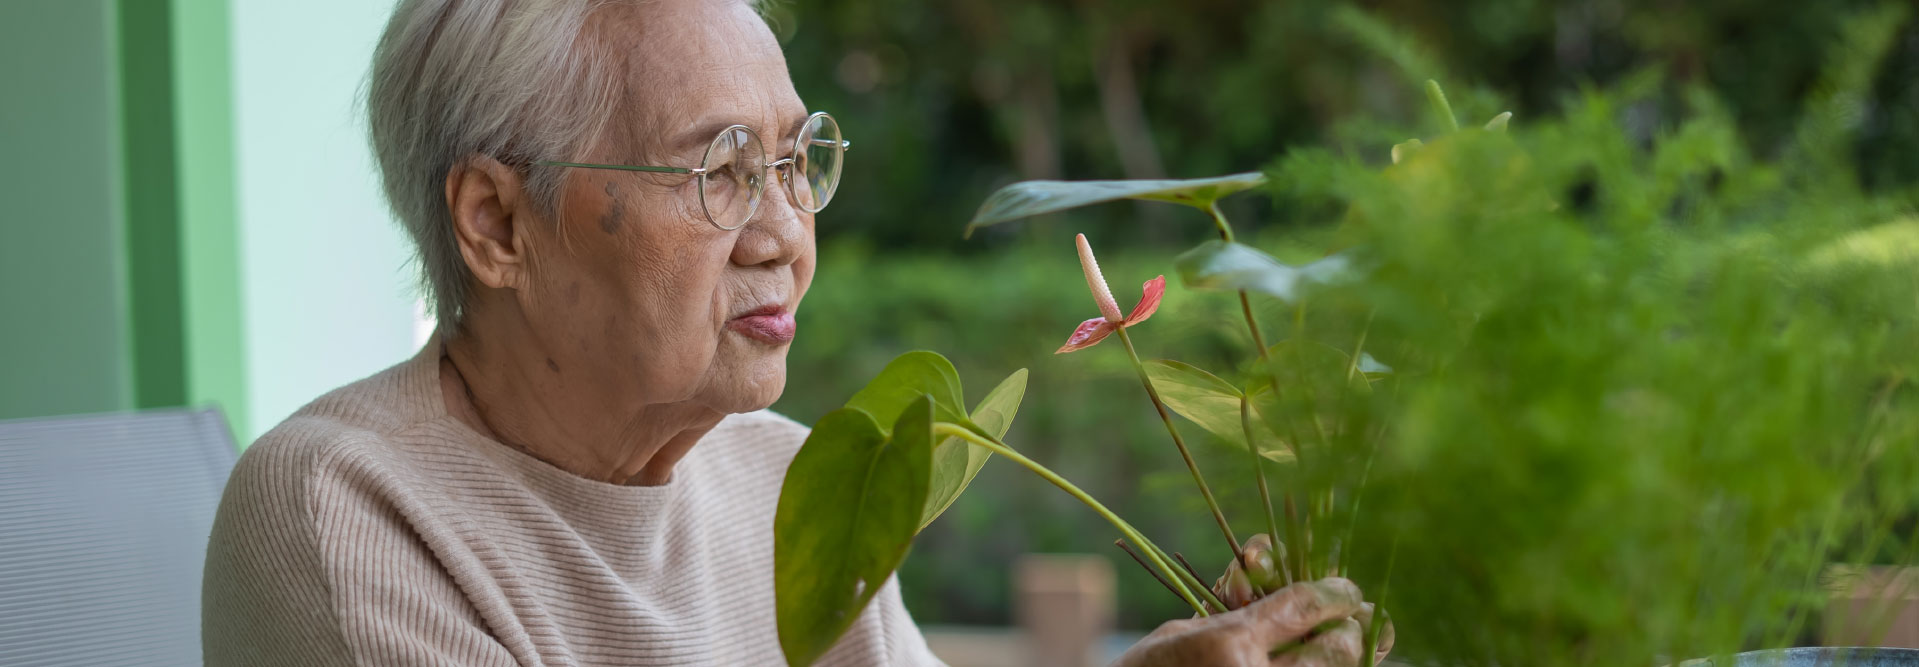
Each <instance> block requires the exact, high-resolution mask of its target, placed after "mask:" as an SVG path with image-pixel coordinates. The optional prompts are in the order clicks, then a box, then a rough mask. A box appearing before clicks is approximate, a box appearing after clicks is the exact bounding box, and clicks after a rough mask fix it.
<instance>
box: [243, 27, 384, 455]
mask: <svg viewBox="0 0 1919 667" xmlns="http://www.w3.org/2000/svg"><path fill="white" fill-rule="evenodd" d="M231 1H232V11H231V20H232V33H231V34H232V41H231V48H232V62H233V109H234V120H235V122H236V124H235V134H234V137H235V144H234V145H235V148H236V152H235V155H236V160H237V162H236V168H237V174H238V180H237V187H238V200H237V201H238V206H239V208H238V212H239V218H238V219H239V239H240V257H241V262H240V277H241V278H240V285H241V295H242V303H243V306H242V308H241V312H242V313H243V314H244V316H243V317H244V335H245V345H244V347H245V350H244V353H245V357H246V361H245V364H244V366H245V370H246V383H247V397H248V402H249V404H250V406H251V416H250V419H249V420H248V421H247V422H245V423H244V424H236V428H235V430H236V432H238V433H239V435H240V436H241V438H242V441H246V440H249V439H251V438H252V437H255V436H257V435H259V434H260V433H262V432H264V431H265V430H266V429H268V428H271V427H272V426H273V425H274V424H275V423H277V422H279V421H280V420H281V419H284V418H285V417H286V416H287V415H288V414H291V413H292V412H293V411H294V410H295V409H297V408H299V407H300V406H301V405H304V404H305V403H306V402H308V401H311V400H313V399H314V398H317V397H318V396H319V395H320V394H322V393H325V392H326V391H328V390H330V389H333V388H334V387H337V386H340V385H342V384H346V383H348V382H351V381H353V380H356V379H359V378H361V377H365V376H367V375H370V374H372V373H375V372H378V371H379V370H381V369H383V368H386V367H388V366H391V365H393V364H395V363H398V362H400V361H402V360H404V359H406V358H407V357H408V356H410V355H411V354H412V352H413V350H414V346H415V341H414V312H415V309H414V305H415V301H416V299H415V297H414V294H413V290H412V276H413V273H412V267H411V266H410V265H408V263H407V262H408V258H409V257H410V251H409V249H408V245H407V242H406V241H405V238H404V237H403V236H402V235H401V232H400V231H399V229H398V228H397V227H396V226H394V224H393V222H392V221H391V217H390V215H389V213H388V211H387V209H386V206H385V203H384V200H383V199H382V198H381V195H380V189H379V180H378V177H377V172H376V170H375V169H374V166H373V161H372V158H371V156H370V152H369V150H368V148H367V140H366V126H365V123H364V121H363V120H362V114H361V106H360V96H361V94H362V90H363V88H362V83H363V81H364V80H365V76H366V69H367V65H368V62H369V61H370V60H371V58H372V54H373V46H374V43H375V41H377V40H378V38H379V34H380V29H381V28H382V27H383V26H384V25H385V22H386V17H387V14H388V13H389V12H391V11H392V7H393V1H392V0H335V1H332V2H324V3H321V2H286V1H284V0H231Z"/></svg>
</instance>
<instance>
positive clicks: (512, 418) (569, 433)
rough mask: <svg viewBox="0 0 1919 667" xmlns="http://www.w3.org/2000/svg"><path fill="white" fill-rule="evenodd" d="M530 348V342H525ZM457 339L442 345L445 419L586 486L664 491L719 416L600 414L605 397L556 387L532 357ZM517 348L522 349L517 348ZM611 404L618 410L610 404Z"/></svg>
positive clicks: (669, 410) (649, 410)
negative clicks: (582, 480) (576, 478)
mask: <svg viewBox="0 0 1919 667" xmlns="http://www.w3.org/2000/svg"><path fill="white" fill-rule="evenodd" d="M529 344H531V343H529ZM503 347H506V346H502V345H489V344H488V341H487V340H485V339H479V338H475V337H473V336H469V335H461V336H458V337H455V338H453V339H452V340H449V341H447V342H446V343H445V345H444V347H443V348H442V356H441V358H440V391H441V395H442V398H443V399H444V400H445V402H446V409H447V413H448V414H450V415H452V416H453V417H454V418H455V419H459V420H460V421H461V422H463V423H465V424H466V425H467V426H468V427H470V428H472V429H473V430H474V431H477V432H479V433H480V434H482V435H485V436H487V437H489V438H492V439H494V440H497V441H499V442H501V443H503V444H506V445H508V446H511V447H513V448H515V449H519V450H520V451H523V452H525V453H527V454H528V455H529V456H532V457H534V458H537V459H539V460H541V461H544V462H546V463H547V464H548V465H552V466H553V467H556V468H559V469H561V470H565V471H566V472H569V473H572V474H574V475H577V476H580V477H584V478H587V479H591V480H596V481H602V482H608V483H612V484H625V485H629V486H655V485H660V484H665V483H667V482H668V481H670V480H671V479H672V477H673V466H674V465H675V464H677V463H679V461H680V459H681V458H684V457H685V456H686V453H687V451H688V450H691V449H692V448H693V445H694V444H696V443H698V442H699V439H700V438H701V437H702V436H704V435H706V433H707V431H710V430H712V429H713V427H714V426H715V425H717V424H718V423H719V421H720V419H721V418H722V417H724V415H722V414H720V413H718V412H715V411H713V410H710V409H707V408H704V407H701V406H696V405H691V404H684V403H675V404H658V405H644V404H641V405H634V406H633V407H631V408H626V409H616V410H606V409H602V408H599V407H596V406H603V405H606V404H607V403H608V402H607V400H606V399H607V398H608V397H606V396H574V395H571V394H572V393H577V391H574V392H569V391H568V390H567V388H566V387H562V386H555V383H554V382H553V381H552V380H551V379H550V377H551V375H550V374H549V373H542V372H539V371H544V370H546V369H545V368H544V363H545V362H543V361H535V360H536V359H545V358H546V357H544V356H543V355H542V354H541V353H540V351H538V350H526V349H521V350H520V351H521V352H526V354H514V353H513V351H512V350H511V349H502V348H503ZM519 347H522V348H523V347H524V346H519ZM615 404H616V405H617V403H615Z"/></svg>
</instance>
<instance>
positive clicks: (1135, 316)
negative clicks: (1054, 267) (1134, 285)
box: [1053, 234, 1166, 354]
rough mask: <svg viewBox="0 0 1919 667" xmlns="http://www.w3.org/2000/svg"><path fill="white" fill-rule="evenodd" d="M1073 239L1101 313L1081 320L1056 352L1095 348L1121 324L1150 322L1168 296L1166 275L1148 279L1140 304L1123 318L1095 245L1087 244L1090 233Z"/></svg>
mask: <svg viewBox="0 0 1919 667" xmlns="http://www.w3.org/2000/svg"><path fill="white" fill-rule="evenodd" d="M1073 242H1074V244H1076V245H1078V246H1079V266H1080V269H1082V270H1084V271H1085V272H1086V288H1087V289H1088V290H1091V291H1092V292H1093V303H1095V304H1096V305H1098V306H1099V313H1100V316H1099V317H1095V318H1093V319H1090V320H1087V321H1085V322H1081V323H1080V324H1079V328H1077V329H1074V330H1073V335H1072V336H1071V337H1068V338H1067V339H1066V344H1065V345H1061V346H1060V348H1059V349H1058V350H1056V351H1054V352H1053V354H1065V353H1067V352H1072V351H1074V350H1081V349H1085V348H1089V347H1092V346H1093V345H1094V344H1096V343H1098V342H1100V341H1101V340H1104V339H1105V338H1106V337H1107V336H1110V335H1112V333H1113V332H1114V331H1117V330H1118V329H1119V328H1120V327H1130V326H1133V325H1135V324H1139V323H1140V322H1144V321H1146V318H1149V317H1152V316H1153V311H1156V310H1159V300H1160V297H1163V296H1165V295H1166V276H1157V277H1155V278H1153V279H1152V280H1148V281H1146V284H1144V285H1141V286H1140V292H1141V294H1140V299H1139V304H1138V305H1135V306H1133V312H1132V314H1129V315H1126V316H1124V317H1121V316H1120V314H1119V302H1118V301H1117V300H1114V299H1113V290H1112V288H1110V287H1107V286H1106V277H1105V276H1103V275H1100V272H1099V260H1097V259H1094V258H1093V247H1092V246H1091V245H1088V244H1087V243H1086V235H1085V234H1079V235H1077V236H1075V237H1074V238H1073Z"/></svg>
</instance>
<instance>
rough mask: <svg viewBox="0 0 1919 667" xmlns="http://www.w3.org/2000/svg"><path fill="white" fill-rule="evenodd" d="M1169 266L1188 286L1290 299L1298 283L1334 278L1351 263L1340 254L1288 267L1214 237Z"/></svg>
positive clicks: (1298, 285)
mask: <svg viewBox="0 0 1919 667" xmlns="http://www.w3.org/2000/svg"><path fill="white" fill-rule="evenodd" d="M1173 265H1174V267H1175V268H1177V269H1178V271H1179V279H1180V282H1181V283H1183V284H1185V285H1186V286H1187V287H1190V288H1194V289H1221V290H1248V291H1253V292H1261V293H1264V294H1269V295H1272V296H1274V297H1278V298H1279V299H1280V300H1281V301H1287V302H1291V301H1292V300H1293V299H1294V298H1296V296H1297V295H1298V292H1299V288H1300V285H1301V284H1302V283H1306V282H1327V281H1331V280H1334V279H1336V278H1338V277H1339V276H1340V275H1342V274H1344V273H1345V272H1346V271H1347V270H1348V269H1349V268H1350V266H1351V262H1350V261H1348V260H1347V259H1346V256H1345V255H1343V254H1341V255H1332V256H1329V257H1325V258H1322V259H1320V260H1319V261H1316V262H1313V263H1311V264H1307V265H1305V266H1290V265H1288V264H1286V263H1285V262H1281V261H1279V260H1277V259H1274V258H1273V256H1272V255H1268V254H1266V253H1264V252H1260V251H1259V250H1258V249H1255V248H1253V247H1252V246H1249V245H1245V244H1241V243H1235V242H1232V241H1221V240H1218V239H1215V240H1212V241H1207V242H1205V243H1201V244H1199V246H1198V247H1195V248H1193V249H1192V250H1188V251H1186V252H1185V253H1183V254H1181V255H1180V256H1179V257H1178V258H1177V259H1175V260H1173Z"/></svg>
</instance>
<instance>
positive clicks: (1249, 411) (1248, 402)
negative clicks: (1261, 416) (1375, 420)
mask: <svg viewBox="0 0 1919 667" xmlns="http://www.w3.org/2000/svg"><path fill="white" fill-rule="evenodd" d="M1239 428H1240V430H1241V431H1245V433H1246V452H1247V453H1249V454H1252V455H1253V475H1254V477H1257V478H1258V479H1259V504H1260V506H1261V507H1264V508H1266V539H1269V540H1277V539H1279V520H1278V519H1277V518H1275V517H1274V516H1273V492H1272V491H1270V490H1267V488H1266V467H1265V465H1264V463H1265V462H1264V461H1261V460H1260V458H1261V457H1260V455H1259V449H1258V448H1257V447H1254V446H1253V400H1252V399H1251V398H1247V397H1245V396H1241V397H1239Z"/></svg>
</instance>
